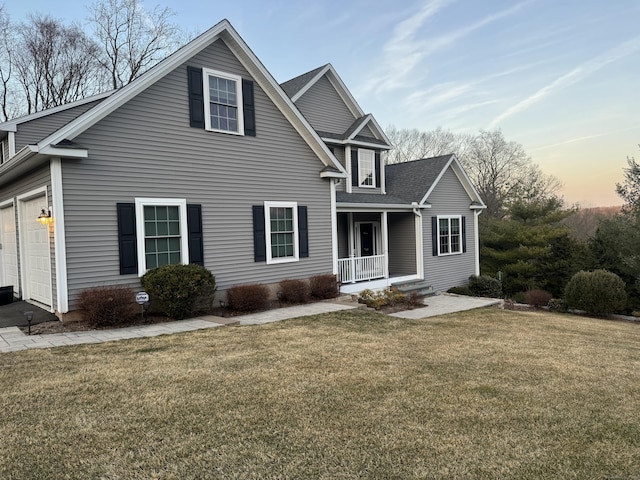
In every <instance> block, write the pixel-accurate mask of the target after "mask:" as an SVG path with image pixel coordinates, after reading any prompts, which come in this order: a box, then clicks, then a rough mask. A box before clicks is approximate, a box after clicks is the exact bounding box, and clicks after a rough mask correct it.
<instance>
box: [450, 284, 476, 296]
mask: <svg viewBox="0 0 640 480" xmlns="http://www.w3.org/2000/svg"><path fill="white" fill-rule="evenodd" d="M447 293H454V294H456V295H466V296H468V297H473V293H471V289H470V288H469V287H464V286H463V287H451V288H450V289H449V290H447Z"/></svg>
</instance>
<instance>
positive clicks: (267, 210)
mask: <svg viewBox="0 0 640 480" xmlns="http://www.w3.org/2000/svg"><path fill="white" fill-rule="evenodd" d="M271 208H290V209H291V211H292V218H293V256H290V257H280V258H278V257H276V258H274V257H273V256H272V254H271ZM264 227H265V240H266V250H267V252H266V253H267V264H269V265H271V264H276V263H291V262H297V261H299V260H300V240H299V236H300V230H299V229H298V203H297V202H264Z"/></svg>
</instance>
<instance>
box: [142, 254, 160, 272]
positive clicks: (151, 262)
mask: <svg viewBox="0 0 640 480" xmlns="http://www.w3.org/2000/svg"><path fill="white" fill-rule="evenodd" d="M145 259H146V265H145V266H146V267H147V270H151V269H152V268H156V267H157V266H158V262H157V261H156V255H155V253H153V254H147V255H145Z"/></svg>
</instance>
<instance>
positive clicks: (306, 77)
mask: <svg viewBox="0 0 640 480" xmlns="http://www.w3.org/2000/svg"><path fill="white" fill-rule="evenodd" d="M326 66H327V65H322V66H321V67H318V68H314V69H313V70H311V71H310V72H307V73H303V74H302V75H298V76H297V77H295V78H292V79H291V80H287V81H286V82H284V83H281V84H280V86H281V87H282V89H283V90H284V93H286V94H287V95H289V98H291V97H293V96H294V95H295V94H296V93H298V92H299V91H300V90H302V89H303V88H304V87H305V86H306V85H307V84H308V83H309V82H310V81H311V80H312V79H313V77H315V76H316V75H317V74H318V72H320V70H322V69H323V68H324V67H326Z"/></svg>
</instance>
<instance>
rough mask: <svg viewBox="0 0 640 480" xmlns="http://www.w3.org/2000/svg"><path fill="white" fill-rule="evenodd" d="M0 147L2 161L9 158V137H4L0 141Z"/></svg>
mask: <svg viewBox="0 0 640 480" xmlns="http://www.w3.org/2000/svg"><path fill="white" fill-rule="evenodd" d="M0 148H2V157H1V158H2V163H4V162H6V161H7V160H9V139H4V140H2V141H1V142H0Z"/></svg>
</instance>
